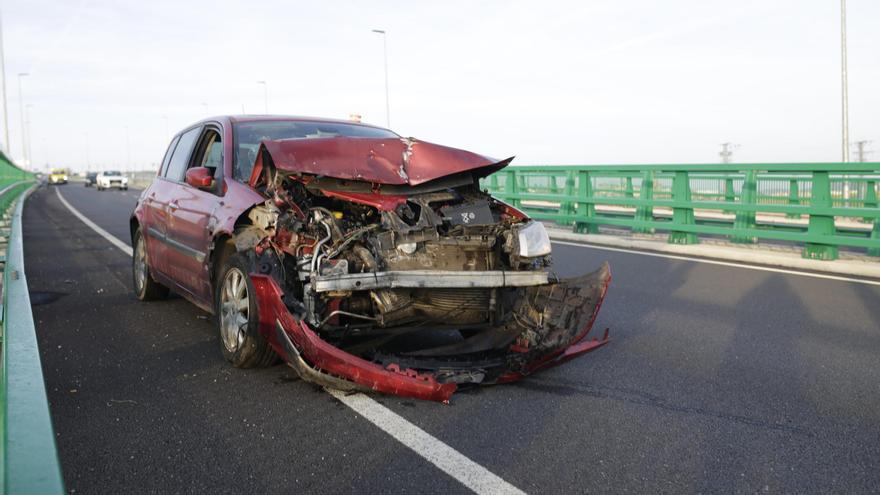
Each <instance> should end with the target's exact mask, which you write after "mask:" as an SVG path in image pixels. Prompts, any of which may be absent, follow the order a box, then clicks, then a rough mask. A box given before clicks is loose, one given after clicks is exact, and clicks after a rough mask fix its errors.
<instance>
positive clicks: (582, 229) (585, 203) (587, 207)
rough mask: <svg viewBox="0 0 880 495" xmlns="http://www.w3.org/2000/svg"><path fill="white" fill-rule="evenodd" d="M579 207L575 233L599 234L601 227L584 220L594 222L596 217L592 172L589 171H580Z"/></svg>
mask: <svg viewBox="0 0 880 495" xmlns="http://www.w3.org/2000/svg"><path fill="white" fill-rule="evenodd" d="M577 175H578V184H577V186H578V194H577V197H578V207H577V220H576V221H575V223H574V232H576V233H578V234H598V233H599V225H597V224H595V223H593V222H589V221H587V222H585V221H582V220H592V219H594V218H595V217H596V205H595V204H594V203H593V199H592V198H593V182H592V178H591V177H590V172H589V171H587V170H581V171H578V173H577Z"/></svg>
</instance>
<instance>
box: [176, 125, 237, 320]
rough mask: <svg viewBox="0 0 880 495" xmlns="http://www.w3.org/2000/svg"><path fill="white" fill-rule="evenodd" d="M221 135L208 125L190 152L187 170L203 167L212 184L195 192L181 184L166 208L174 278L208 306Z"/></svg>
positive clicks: (209, 300) (217, 196)
mask: <svg viewBox="0 0 880 495" xmlns="http://www.w3.org/2000/svg"><path fill="white" fill-rule="evenodd" d="M221 136H222V132H221V129H220V127H219V125H216V124H207V125H205V127H204V128H203V129H202V132H201V135H200V137H199V139H198V140H197V141H196V144H195V146H194V148H193V153H192V157H191V158H190V161H189V164H188V168H194V167H205V168H208V169H209V170H211V171H212V175H213V177H214V183H213V185H212V186H210V187H206V188H197V187H194V186H191V185H189V184H187V183H186V182H185V180H184V181H180V182H179V183H178V184H177V186H176V190H175V194H174V198H173V200H172V202H171V203H170V205H169V212H170V218H169V223H168V232H167V234H166V238H167V242H168V246H169V248H170V249H172V250H174V251H176V252H175V253H174V255H173V256H169V257H168V258H169V260H170V261H172V262H173V263H174V266H173V270H174V272H175V274H176V275H175V278H176V279H177V280H179V281H180V283H181V284H182V285H183V286H184V288H185V289H186V290H187V291H189V292H190V294H192V295H193V296H194V297H195V298H197V299H199V300H202V301H203V302H205V303H206V304H208V305H210V303H211V277H210V271H209V270H208V264H207V262H206V258H207V256H208V251H209V248H210V244H211V241H212V229H211V226H212V225H213V221H212V219H213V218H214V216H215V212H216V211H217V209H218V207H219V206H220V203H221V200H222V198H221V197H220V194H221V191H220V188H219V185H220V183H221V174H222V173H223V149H222V148H223V145H222V142H221V141H222V138H221Z"/></svg>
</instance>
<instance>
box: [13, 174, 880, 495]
mask: <svg viewBox="0 0 880 495" xmlns="http://www.w3.org/2000/svg"><path fill="white" fill-rule="evenodd" d="M60 189H61V192H62V194H63V195H64V196H65V198H66V199H67V200H68V201H69V202H70V203H71V204H73V205H74V207H76V208H77V209H79V211H80V212H82V213H83V214H85V215H86V216H88V217H89V218H90V219H91V220H92V221H94V222H95V223H97V224H98V225H100V226H101V227H103V228H104V229H106V230H107V231H109V232H110V233H111V234H113V235H115V236H117V237H119V238H120V239H122V240H124V241H125V242H126V243H128V242H129V240H128V226H127V222H128V215H129V212H130V211H131V209H132V207H133V205H134V202H135V200H136V197H137V194H138V192H137V191H133V190H130V191H128V192H127V193H124V192H119V191H107V192H98V191H95V190H94V189H86V188H83V187H81V186H61V187H60ZM24 215H25V216H24V243H25V262H26V270H27V277H28V283H29V285H30V289H31V292H32V296H31V297H32V302H33V311H34V316H35V319H36V321H37V333H38V337H39V341H40V346H41V354H42V359H43V369H44V374H45V376H46V380H47V388H48V393H49V399H50V403H51V407H52V415H53V419H54V423H55V428H56V433H57V435H58V445H59V449H60V456H61V462H62V466H63V471H64V477H65V480H66V483H67V486H68V488H69V489H70V490H71V491H77V492H86V493H120V492H133V491H134V492H162V493H169V492H199V493H205V492H210V493H219V492H239V493H240V492H245V491H247V492H273V493H306V492H320V493H351V492H359V493H363V492H376V493H400V492H418V493H462V492H466V489H465V487H464V486H463V485H461V484H459V483H458V482H457V481H456V480H454V479H453V478H451V477H449V476H448V475H446V474H445V473H443V472H442V471H441V470H439V469H438V468H437V467H435V466H434V465H432V464H431V463H429V462H427V461H426V460H424V459H422V458H421V457H419V456H417V455H415V454H414V453H413V452H412V451H410V450H408V449H407V448H406V447H404V446H403V445H402V444H400V443H398V442H397V441H396V440H394V439H393V438H391V437H390V436H388V435H387V434H385V433H384V432H382V431H381V430H379V429H378V428H376V427H375V426H374V425H372V424H371V423H369V422H367V421H366V420H365V419H363V418H361V417H360V416H358V415H357V414H356V413H355V412H354V411H352V410H351V409H348V408H347V407H346V406H344V405H342V404H341V403H340V402H339V401H337V400H336V399H334V398H333V397H331V396H330V395H329V394H327V393H325V392H323V391H321V390H319V389H317V388H315V387H314V386H312V385H310V384H307V383H304V382H302V381H300V380H298V378H297V377H296V375H295V374H294V372H293V371H292V370H290V369H288V368H286V367H285V366H276V367H274V368H271V369H266V370H257V371H247V370H236V369H233V368H232V367H231V366H229V365H228V364H227V363H226V362H225V361H224V359H223V357H222V355H221V352H220V343H219V341H218V339H217V335H216V334H217V332H216V331H215V329H214V327H213V326H212V324H211V322H210V320H209V319H208V318H207V315H206V314H205V313H203V312H202V311H200V310H198V309H197V308H195V307H194V306H192V305H191V304H189V303H187V302H186V301H185V300H183V299H181V298H179V297H175V298H172V299H169V300H166V301H161V302H154V303H140V302H138V301H137V300H136V299H135V297H134V295H133V294H132V290H131V275H130V259H129V258H127V257H126V256H125V255H124V254H123V253H122V252H121V251H119V249H117V248H116V247H113V246H112V245H111V244H110V243H109V242H107V241H106V240H105V239H103V238H101V237H99V236H98V235H97V234H95V233H94V232H93V231H92V230H90V229H89V228H87V227H86V226H85V225H84V224H83V223H82V222H81V221H79V220H78V219H77V218H75V217H74V216H73V215H72V214H71V213H70V212H69V211H68V210H67V209H66V208H65V207H64V206H63V205H62V204H61V203H60V202H59V200H58V198H57V197H56V196H55V191H54V189H45V188H44V189H41V190H39V191H38V192H36V193H35V194H34V195H33V196H31V198H30V199H29V200H28V202H27V204H26V207H25V213H24ZM554 260H555V267H556V269H557V270H558V272H560V274H562V275H576V274H580V273H584V272H586V271H590V270H592V269H593V268H594V267H596V266H597V265H598V264H599V263H600V262H601V261H603V260H609V261H610V262H611V266H612V272H613V276H614V280H613V282H612V285H611V289H610V291H609V293H608V297H607V299H606V301H605V305H604V306H603V308H602V311H601V313H600V315H599V319H598V321H597V323H596V327H597V330H601V329H603V328H605V327H611V334H612V337H613V339H614V340H613V341H612V342H611V344H609V345H608V346H606V347H604V348H602V349H600V350H598V351H596V352H595V353H593V354H590V355H588V356H586V357H583V358H580V359H578V360H575V361H572V362H570V363H568V364H566V365H564V366H561V367H558V368H555V369H551V370H549V371H547V372H544V373H542V374H540V375H537V376H535V377H532V378H530V379H527V380H525V381H523V382H520V383H517V384H512V385H502V386H494V387H483V388H478V389H473V390H469V391H465V392H461V393H458V394H456V395H455V396H454V397H453V402H452V405H449V406H444V405H441V404H436V403H430V402H420V401H414V400H408V399H400V398H397V397H389V396H374V398H375V399H377V400H378V401H379V402H380V403H382V404H384V405H385V406H386V407H388V408H390V409H392V410H393V411H395V412H396V413H398V414H400V415H401V416H403V417H405V418H406V419H408V420H409V421H410V422H412V423H414V424H415V425H417V426H419V427H420V428H422V429H423V430H425V431H426V432H428V433H430V434H431V435H433V436H434V437H436V438H437V439H440V440H441V441H443V442H445V443H446V444H448V445H449V446H451V447H453V448H454V449H456V450H458V451H459V452H461V453H462V454H464V455H466V456H467V457H469V458H470V459H471V460H473V461H475V462H477V463H479V464H480V465H482V466H483V467H485V468H486V469H488V470H490V471H491V472H493V473H495V474H496V475H498V476H500V477H501V478H503V479H504V480H506V481H507V482H509V483H511V484H513V485H514V486H516V487H518V488H520V489H522V490H524V491H526V492H529V493H586V492H615V493H620V492H721V491H723V492H759V491H769V492H799V493H828V492H846V493H855V492H863V493H867V492H876V491H877V487H878V486H880V357H878V356H880V328H878V327H880V324H878V322H880V287H878V286H876V285H875V286H871V285H863V284H858V283H852V282H838V281H830V280H822V279H817V278H811V277H805V276H797V275H786V274H779V273H771V272H765V271H754V270H748V269H743V268H736V267H725V266H716V265H709V264H703V263H697V262H691V261H682V260H670V259H664V258H657V257H649V256H644V255H640V254H637V253H633V254H629V253H619V252H608V251H601V250H597V249H592V248H586V247H575V246H568V245H556V246H555V247H554Z"/></svg>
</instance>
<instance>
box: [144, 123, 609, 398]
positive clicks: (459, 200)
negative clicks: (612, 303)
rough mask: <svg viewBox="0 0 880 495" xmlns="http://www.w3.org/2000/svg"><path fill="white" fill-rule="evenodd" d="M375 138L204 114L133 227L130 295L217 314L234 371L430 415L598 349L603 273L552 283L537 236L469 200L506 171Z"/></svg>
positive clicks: (365, 130)
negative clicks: (408, 405)
mask: <svg viewBox="0 0 880 495" xmlns="http://www.w3.org/2000/svg"><path fill="white" fill-rule="evenodd" d="M511 160H512V158H509V159H506V160H501V161H498V160H494V159H491V158H487V157H485V156H481V155H478V154H475V153H471V152H467V151H463V150H458V149H454V148H449V147H445V146H440V145H436V144H431V143H427V142H424V141H419V140H416V139H412V138H403V137H401V136H398V135H397V134H395V133H393V132H391V131H389V130H387V129H383V128H380V127H375V126H371V125H365V124H358V123H353V122H346V121H334V120H325V119H314V118H294V117H265V116H260V117H254V116H246V117H218V118H212V119H207V120H204V121H202V122H199V123H197V124H195V125H193V126H191V127H189V128H187V129H184V130H183V131H181V132H180V133H178V134H177V135H176V136H175V137H174V139H173V140H172V141H171V144H170V146H169V147H168V151H167V152H166V153H165V158H164V159H163V160H162V166H161V169H160V170H159V172H158V176H157V177H156V180H154V181H153V183H152V185H150V187H149V188H147V189H146V190H145V191H144V192H143V194H141V196H140V199H139V200H138V203H137V206H136V207H135V209H134V212H133V214H132V216H131V239H132V246H133V250H134V255H133V263H132V266H133V274H134V288H135V292H136V293H137V296H138V298H139V299H141V300H152V299H159V298H162V297H164V296H166V295H167V294H168V291H169V289H171V290H174V291H175V292H178V293H180V294H182V295H183V296H184V297H186V298H187V299H189V300H190V301H192V302H193V303H194V304H196V305H197V306H199V307H201V308H203V309H205V310H206V311H209V312H211V313H213V314H215V315H216V320H217V324H218V328H219V333H220V341H221V342H222V349H223V354H224V356H225V357H226V359H228V360H229V361H230V362H231V363H232V364H233V365H234V366H236V367H241V368H247V367H257V366H268V365H271V364H273V363H274V362H276V360H277V359H278V357H279V356H280V357H281V358H282V359H283V360H284V361H286V362H287V363H288V364H289V365H290V366H292V367H293V368H295V369H296V371H297V372H298V373H299V374H300V375H301V376H302V378H303V379H305V380H308V381H312V382H315V383H318V384H321V385H324V386H329V387H333V388H338V389H343V390H375V391H379V392H384V393H391V394H399V395H404V396H409V397H416V398H422V399H430V400H437V401H443V402H446V401H448V400H449V397H450V395H451V394H452V393H453V392H454V391H455V389H456V388H457V387H458V386H461V385H465V384H487V383H501V382H509V381H513V380H517V379H519V378H522V377H523V376H525V375H528V374H530V373H533V372H535V371H537V370H540V369H542V368H546V367H549V366H552V365H555V364H558V363H561V362H564V361H566V360H568V359H571V358H572V357H575V356H578V355H581V354H584V353H586V352H588V351H591V350H593V349H596V348H598V347H600V346H602V345H603V344H605V343H606V342H607V341H608V336H607V332H606V335H605V336H604V337H603V338H602V339H598V340H597V339H592V340H587V339H585V336H586V334H587V333H588V332H589V331H590V328H591V327H592V324H593V321H594V320H595V318H596V314H597V312H598V310H599V307H600V305H601V302H602V299H603V298H604V296H605V292H606V290H607V287H608V283H609V281H610V278H611V277H610V272H609V269H608V265H607V264H604V265H603V266H602V267H601V268H599V269H598V270H597V271H595V272H593V273H591V274H588V275H584V276H581V277H576V278H573V279H568V280H559V279H558V278H557V277H556V276H555V275H554V274H553V273H552V272H551V271H549V269H548V268H549V266H550V250H551V247H550V240H549V237H548V236H547V232H546V231H545V230H544V227H543V225H542V224H541V223H539V222H535V221H532V220H530V219H529V218H528V217H527V216H526V215H525V214H523V213H522V212H520V211H519V210H517V209H515V208H513V207H511V206H510V205H507V204H505V203H503V202H501V201H499V200H497V199H495V198H492V197H491V196H490V195H488V194H487V193H485V192H483V191H481V190H480V187H479V180H480V179H481V178H482V177H485V176H487V175H489V174H491V173H493V172H497V171H498V170H501V169H502V168H504V167H505V166H507V165H508V164H509V163H510V161H511Z"/></svg>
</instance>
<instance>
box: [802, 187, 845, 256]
mask: <svg viewBox="0 0 880 495" xmlns="http://www.w3.org/2000/svg"><path fill="white" fill-rule="evenodd" d="M832 206H833V201H832V198H831V180H830V178H829V176H828V172H827V171H815V172H813V183H812V199H811V200H810V207H811V208H812V209H813V210H816V209H824V208H831V207H832ZM834 233H835V227H834V216H833V215H827V214H822V213H820V212H817V211H813V212H811V213H810V224H809V227H807V234H808V235H809V240H808V242H807V245H806V246H805V247H804V249H803V251H802V253H801V255H802V256H803V257H804V258H809V259H816V260H836V259H837V254H838V253H837V246H836V245H831V244H825V243H823V242H822V238H823V237H826V236H833V235H834Z"/></svg>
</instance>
